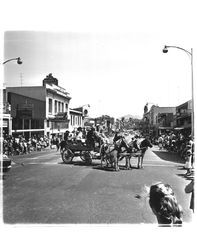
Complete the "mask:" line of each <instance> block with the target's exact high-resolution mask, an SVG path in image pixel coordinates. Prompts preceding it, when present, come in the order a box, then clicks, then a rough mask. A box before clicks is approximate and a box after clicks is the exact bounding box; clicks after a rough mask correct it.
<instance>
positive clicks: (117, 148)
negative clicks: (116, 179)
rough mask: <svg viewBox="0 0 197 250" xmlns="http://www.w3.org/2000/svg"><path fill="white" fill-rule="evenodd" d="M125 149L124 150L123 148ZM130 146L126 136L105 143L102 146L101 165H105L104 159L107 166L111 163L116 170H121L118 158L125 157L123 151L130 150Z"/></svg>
mask: <svg viewBox="0 0 197 250" xmlns="http://www.w3.org/2000/svg"><path fill="white" fill-rule="evenodd" d="M123 148H124V149H125V150H122V149H123ZM128 151H129V146H128V145H127V143H126V141H125V139H124V138H121V139H119V140H117V141H116V142H114V143H113V144H106V143H105V144H103V145H102V146H101V148H100V155H101V167H103V161H106V163H107V166H109V165H111V166H112V167H113V168H114V169H115V170H116V171H119V170H120V169H119V166H118V160H121V159H122V158H124V156H121V154H122V153H124V152H126V153H127V152H128ZM126 167H127V168H128V160H127V158H126Z"/></svg>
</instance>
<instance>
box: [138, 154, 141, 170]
mask: <svg viewBox="0 0 197 250" xmlns="http://www.w3.org/2000/svg"><path fill="white" fill-rule="evenodd" d="M140 157H141V156H140V155H138V157H137V168H140Z"/></svg>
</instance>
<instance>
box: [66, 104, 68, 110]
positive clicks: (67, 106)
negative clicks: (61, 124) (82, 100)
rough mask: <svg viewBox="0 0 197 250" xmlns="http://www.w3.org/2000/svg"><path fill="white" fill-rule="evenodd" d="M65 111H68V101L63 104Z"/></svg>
mask: <svg viewBox="0 0 197 250" xmlns="http://www.w3.org/2000/svg"><path fill="white" fill-rule="evenodd" d="M65 109H66V110H65V111H68V103H66V104H65Z"/></svg>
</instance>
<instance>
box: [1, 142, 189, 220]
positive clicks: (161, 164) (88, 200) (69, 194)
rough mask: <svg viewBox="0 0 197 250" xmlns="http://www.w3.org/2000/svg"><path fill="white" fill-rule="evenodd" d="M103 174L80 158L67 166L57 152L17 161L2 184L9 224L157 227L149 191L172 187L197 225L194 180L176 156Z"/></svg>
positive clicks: (150, 157) (158, 154)
mask: <svg viewBox="0 0 197 250" xmlns="http://www.w3.org/2000/svg"><path fill="white" fill-rule="evenodd" d="M131 163H132V169H130V170H126V169H125V168H124V164H125V160H124V159H123V160H122V161H121V162H120V163H119V165H120V171H119V172H115V171H112V170H111V169H101V167H100V162H99V161H98V160H94V161H93V164H92V165H91V166H85V165H84V162H82V160H81V159H80V158H74V161H73V163H72V164H64V163H63V162H62V159H61V156H60V153H59V152H57V151H56V149H47V150H45V151H42V152H33V153H31V154H29V155H21V156H14V157H13V165H12V169H11V171H10V172H9V173H7V175H6V176H5V178H4V180H3V219H4V223H9V224H10V223H11V224H13V223H14V224H15V223H28V224H30V223H36V224H38V223H41V224H48V223H50V224H51V223H52V224H66V223H131V224H139V223H146V224H147V223H151V224H152V223H157V221H156V217H155V216H154V215H153V213H152V211H151V209H150V207H149V203H148V197H147V192H146V191H145V190H146V188H145V187H146V186H150V185H151V184H152V183H155V182H158V181H162V182H164V183H168V184H170V185H171V186H172V187H173V189H174V192H175V194H176V196H177V200H178V202H179V204H180V205H181V206H182V208H183V221H184V222H191V221H192V212H191V210H190V209H189V203H190V194H186V193H185V192H184V188H185V186H186V184H188V183H189V179H186V178H185V177H184V174H185V172H186V170H184V169H183V162H182V161H180V159H179V158H178V157H177V156H176V155H175V154H173V153H169V152H165V151H159V150H158V148H157V147H156V146H155V147H153V148H152V149H149V150H147V152H146V155H145V158H144V169H137V168H136V158H133V159H132V161H131Z"/></svg>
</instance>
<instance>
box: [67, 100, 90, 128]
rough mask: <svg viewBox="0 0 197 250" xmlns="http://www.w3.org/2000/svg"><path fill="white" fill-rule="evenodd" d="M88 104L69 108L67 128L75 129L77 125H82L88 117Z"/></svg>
mask: <svg viewBox="0 0 197 250" xmlns="http://www.w3.org/2000/svg"><path fill="white" fill-rule="evenodd" d="M89 108H90V105H83V106H81V107H78V108H72V109H71V108H70V109H69V119H70V123H69V130H70V131H73V130H76V129H77V128H78V127H84V122H85V121H86V119H87V118H88V113H89Z"/></svg>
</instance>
